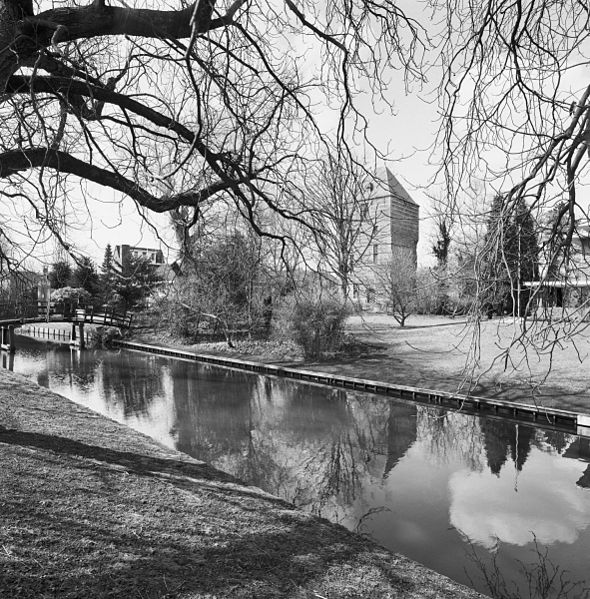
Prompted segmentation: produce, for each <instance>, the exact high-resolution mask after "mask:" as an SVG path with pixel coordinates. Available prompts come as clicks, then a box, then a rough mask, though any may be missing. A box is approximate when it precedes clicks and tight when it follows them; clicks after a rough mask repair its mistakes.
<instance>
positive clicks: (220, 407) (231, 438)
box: [170, 361, 258, 474]
mask: <svg viewBox="0 0 590 599" xmlns="http://www.w3.org/2000/svg"><path fill="white" fill-rule="evenodd" d="M170 374H171V378H172V384H173V390H172V393H173V397H174V403H175V407H176V416H177V424H176V428H177V431H176V432H177V435H178V437H177V438H178V449H180V450H181V451H184V452H186V453H188V454H190V455H192V456H195V457H197V458H198V459H202V460H205V461H208V462H211V463H214V464H218V463H219V460H221V459H222V458H223V459H224V461H226V462H227V461H228V460H230V459H231V456H233V455H236V454H237V456H238V458H240V459H241V457H242V453H243V452H244V451H245V449H246V448H247V446H248V444H249V443H250V433H251V431H252V430H253V428H254V426H255V425H254V424H253V423H252V396H253V391H254V389H255V387H256V384H257V378H258V377H257V376H256V375H252V374H248V373H244V372H238V371H235V370H228V369H222V368H213V367H209V366H207V365H203V364H191V363H189V362H180V361H171V366H170ZM224 456H225V457H224ZM239 469H240V468H239V467H238V465H237V464H234V468H233V471H232V474H236V470H239Z"/></svg>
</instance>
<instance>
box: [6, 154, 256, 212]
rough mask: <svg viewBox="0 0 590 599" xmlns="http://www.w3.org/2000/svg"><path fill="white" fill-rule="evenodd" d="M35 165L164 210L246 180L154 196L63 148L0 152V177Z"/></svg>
mask: <svg viewBox="0 0 590 599" xmlns="http://www.w3.org/2000/svg"><path fill="white" fill-rule="evenodd" d="M38 167H44V168H51V169H54V170H57V171H59V172H61V173H66V174H72V175H75V176H77V177H80V178H82V179H86V180H87V181H92V182H93V183H98V184H99V185H103V186H105V187H110V188H112V189H115V190H117V191H120V192H121V193H124V194H125V195H127V196H129V197H130V198H132V199H133V200H135V201H136V202H137V203H138V204H139V205H140V206H143V207H145V208H147V209H148V210H151V211H153V212H167V211H169V210H172V209H174V208H178V207H180V206H198V205H199V204H201V203H202V202H204V201H205V200H208V199H209V198H211V197H212V196H214V195H216V194H218V193H220V192H222V191H228V190H230V189H234V190H237V189H238V187H239V185H240V184H242V183H246V182H247V181H246V180H244V181H242V180H232V181H218V182H216V183H212V184H211V185H208V186H206V187H204V188H203V189H200V190H198V191H187V192H182V193H178V194H174V195H163V196H160V197H157V196H154V195H152V194H150V193H149V192H148V191H147V190H145V189H143V188H142V187H141V186H140V185H138V184H137V183H135V182H134V181H131V180H130V179H127V178H126V177H124V176H123V175H121V174H119V173H116V172H113V171H109V170H106V169H103V168H100V167H98V166H95V165H93V164H88V163H87V162H84V161H82V160H79V159H78V158H76V157H74V156H72V155H71V154H68V153H66V152H61V151H58V150H52V149H50V148H30V149H25V150H16V151H13V152H4V153H3V154H0V179H5V178H7V177H10V176H11V175H14V174H16V173H19V172H23V171H27V170H30V169H32V168H38Z"/></svg>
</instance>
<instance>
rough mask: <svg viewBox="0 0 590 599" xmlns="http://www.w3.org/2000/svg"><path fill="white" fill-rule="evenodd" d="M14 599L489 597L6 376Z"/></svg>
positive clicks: (2, 500)
mask: <svg viewBox="0 0 590 599" xmlns="http://www.w3.org/2000/svg"><path fill="white" fill-rule="evenodd" d="M0 446H1V449H2V451H0V462H1V463H0V548H1V551H0V596H6V597H37V596H38V597H43V596H47V597H49V596H50V597H66V598H74V597H76V598H77V597H100V598H102V597H179V598H180V597H183V598H184V597H191V598H192V597H203V598H205V597H207V598H213V597H224V598H225V597H227V598H240V599H241V598H245V597H268V598H274V597H293V598H306V599H307V598H310V599H311V598H316V599H317V598H319V599H321V598H330V599H333V598H344V597H363V598H364V597H367V598H369V597H371V598H379V597H404V598H409V599H411V598H422V597H433V598H434V597H441V598H444V597H449V598H450V597H457V598H462V597H464V598H475V597H481V595H479V594H478V593H476V592H475V591H472V590H470V589H467V588H465V587H462V586H460V585H458V584H456V583H454V582H453V581H451V580H449V579H447V578H445V577H443V576H440V575H438V574H436V573H434V572H432V571H430V570H428V569H426V568H424V567H423V566H420V565H419V564H417V563H415V562H412V561H410V560H408V559H407V558H405V557H403V556H400V555H394V554H391V553H389V552H387V551H386V550H384V549H382V548H380V547H379V546H377V545H375V544H374V543H372V542H371V541H369V540H367V539H365V538H363V537H361V536H358V535H355V534H353V533H350V532H348V531H347V530H346V529H344V528H343V527H340V526H338V525H335V524H331V523H329V522H327V521H326V520H323V519H319V518H316V517H314V516H311V515H308V514H305V513H303V512H301V511H299V510H298V509H296V508H295V507H293V506H292V505H290V504H288V503H286V502H284V501H282V500H280V499H278V498H276V497H273V496H271V495H269V494H267V493H264V492H263V491H261V490H259V489H257V488H254V487H249V486H245V485H242V484H241V483H240V482H239V481H237V480H235V479H233V478H232V477H230V476H229V475H226V474H224V473H222V472H220V471H218V470H215V469H213V468H212V467H210V466H208V465H207V464H205V463H203V462H199V461H198V460H195V459H192V458H190V457H189V456H187V455H185V454H182V453H180V452H177V451H173V450H170V449H166V448H164V447H162V446H160V445H159V444H158V443H156V442H155V441H153V440H152V439H150V438H149V437H146V436H145V435H142V434H140V433H138V432H135V431H133V430H131V429H129V428H127V427H125V426H124V425H121V424H118V423H116V422H114V421H112V420H110V419H108V418H105V417H103V416H99V415H98V414H96V413H94V412H92V411H90V410H88V409H86V408H84V407H82V406H79V405H77V404H74V403H73V402H70V401H69V400H67V399H65V398H63V397H61V396H59V395H56V394H54V393H52V392H50V391H48V390H47V389H44V388H42V387H39V386H37V385H35V384H34V383H32V382H31V381H29V380H27V379H26V378H24V377H22V376H20V375H17V374H14V373H11V372H8V371H3V372H2V376H1V378H0Z"/></svg>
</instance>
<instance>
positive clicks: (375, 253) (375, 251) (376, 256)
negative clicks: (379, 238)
mask: <svg viewBox="0 0 590 599" xmlns="http://www.w3.org/2000/svg"><path fill="white" fill-rule="evenodd" d="M378 261H379V244H377V243H375V244H374V245H373V264H377V262H378Z"/></svg>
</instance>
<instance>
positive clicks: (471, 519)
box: [14, 345, 590, 597]
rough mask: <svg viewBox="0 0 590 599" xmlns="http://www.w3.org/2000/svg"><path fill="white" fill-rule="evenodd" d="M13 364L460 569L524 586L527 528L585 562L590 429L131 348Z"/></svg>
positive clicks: (316, 508)
mask: <svg viewBox="0 0 590 599" xmlns="http://www.w3.org/2000/svg"><path fill="white" fill-rule="evenodd" d="M14 368H15V370H17V371H20V372H25V373H28V374H29V375H30V376H32V377H33V378H34V380H37V381H39V382H41V383H42V384H44V385H46V386H48V387H51V388H53V389H55V390H56V391H58V392H60V393H62V394H64V395H67V396H70V397H73V398H74V399H76V401H79V402H80V403H83V404H85V405H88V406H90V407H92V408H93V409H96V410H98V411H101V412H103V413H105V414H107V415H109V416H111V417H113V418H116V419H118V420H120V421H121V422H126V423H128V424H129V425H131V426H133V427H134V428H137V429H139V430H142V431H144V432H146V433H147V434H150V435H152V436H153V437H155V438H156V439H158V440H160V441H161V442H163V443H166V444H168V445H169V446H174V447H177V448H178V449H180V450H182V451H185V452H187V453H189V454H191V455H193V456H195V457H197V458H199V459H202V460H205V461H207V462H210V463H212V464H213V465H215V466H216V467H218V468H221V469H223V470H225V471H228V472H230V473H231V474H233V475H236V476H238V477H240V478H242V479H243V480H245V481H247V482H249V483H250V484H254V485H257V486H259V487H262V488H264V489H266V490H268V491H270V492H272V493H275V494H278V495H280V496H282V497H284V498H285V499H288V500H289V501H292V502H294V503H296V504H297V505H299V506H301V507H303V508H304V509H306V510H309V511H311V512H314V513H316V514H319V515H322V516H324V517H327V518H329V519H331V520H333V521H337V522H341V523H342V524H344V525H345V526H347V527H349V528H351V529H353V530H354V529H356V530H359V531H361V532H364V533H367V534H369V535H370V536H372V537H373V538H375V539H376V540H377V541H379V542H380V543H382V544H383V545H385V546H387V547H389V548H391V549H393V550H394V551H400V552H402V553H404V554H406V555H408V556H409V557H411V558H413V559H416V560H418V561H420V562H422V563H425V564H427V565H428V566H430V567H432V568H434V569H435V570H438V571H440V572H443V573H444V574H447V575H448V576H451V577H452V578H454V579H456V580H459V581H461V582H464V583H467V584H469V583H470V580H472V579H473V580H475V579H476V578H477V577H476V576H475V574H474V567H475V566H474V563H473V560H470V559H468V550H469V549H470V548H474V550H475V551H477V552H478V555H480V557H481V559H482V560H483V562H482V563H485V562H486V560H489V559H493V558H494V557H496V562H495V563H496V564H501V567H502V575H503V576H504V577H505V578H506V580H515V581H516V582H515V584H516V585H517V588H520V586H522V585H525V584H526V580H525V578H526V577H525V578H523V574H522V572H521V570H520V569H519V567H518V564H519V563H521V562H522V563H527V561H528V560H529V557H530V555H529V554H530V551H531V550H533V549H534V547H535V546H534V538H535V537H533V534H534V535H536V539H537V541H538V543H540V544H542V546H546V547H550V549H551V555H552V559H553V560H554V561H555V562H556V563H558V564H565V565H566V566H567V570H569V571H570V572H571V573H572V577H573V579H575V580H583V579H585V578H586V577H587V574H586V573H587V572H588V571H590V568H589V566H590V564H589V563H588V557H587V556H589V555H590V532H589V528H590V527H589V526H588V525H589V524H590V491H589V490H588V488H587V487H588V484H589V482H590V480H589V479H590V467H589V462H590V445H589V441H588V439H582V438H578V437H575V436H572V435H566V434H563V433H556V432H546V431H542V430H540V429H535V428H531V427H528V426H523V425H515V424H512V423H509V422H505V421H502V420H493V419H483V418H476V417H471V416H468V415H464V414H461V413H457V412H449V411H445V410H443V409H440V408H431V407H427V406H420V405H414V404H411V403H404V402H401V401H393V400H390V399H385V398H379V397H373V396H371V395H367V394H362V393H355V392H344V391H342V390H333V389H328V388H321V387H314V386H310V385H303V384H296V383H294V382H293V381H289V380H277V379H271V378H267V377H262V376H256V375H251V374H248V373H243V372H239V371H231V370H222V369H217V368H214V367H211V366H208V365H198V364H193V363H188V362H181V361H175V360H170V359H167V358H160V357H157V356H152V355H147V356H146V355H142V354H134V353H130V352H129V353H123V352H122V353H114V352H93V351H86V352H81V353H80V352H72V351H70V350H69V349H68V348H62V349H52V350H50V351H45V349H44V348H39V346H38V345H37V346H34V347H33V346H31V347H30V348H29V350H27V351H23V350H20V349H19V353H18V354H17V355H16V359H15V362H14ZM500 546H502V556H501V557H500V556H496V554H497V553H498V547H500ZM478 580H479V579H478ZM474 584H475V586H476V587H477V588H478V589H479V590H482V591H484V592H486V590H487V588H486V586H485V583H484V582H482V581H481V580H480V582H477V583H474ZM525 596H526V595H525ZM547 596H548V597H549V596H550V595H547Z"/></svg>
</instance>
